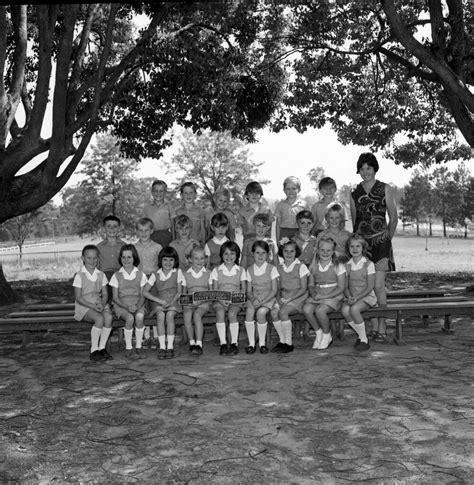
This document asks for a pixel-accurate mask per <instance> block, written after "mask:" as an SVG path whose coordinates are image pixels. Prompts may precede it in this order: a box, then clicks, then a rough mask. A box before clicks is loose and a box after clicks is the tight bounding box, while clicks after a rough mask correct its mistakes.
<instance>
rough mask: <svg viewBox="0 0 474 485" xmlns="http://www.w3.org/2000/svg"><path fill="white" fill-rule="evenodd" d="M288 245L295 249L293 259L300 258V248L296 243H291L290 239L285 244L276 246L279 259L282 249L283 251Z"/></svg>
mask: <svg viewBox="0 0 474 485" xmlns="http://www.w3.org/2000/svg"><path fill="white" fill-rule="evenodd" d="M290 244H291V245H292V246H294V247H295V257H296V258H299V257H300V255H301V249H300V247H299V246H298V244H296V241H293V240H292V239H290V240H289V241H287V242H286V243H285V244H281V245H280V246H278V256H280V258H283V249H285V248H286V246H289V245H290Z"/></svg>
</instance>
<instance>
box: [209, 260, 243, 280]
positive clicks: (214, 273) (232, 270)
mask: <svg viewBox="0 0 474 485" xmlns="http://www.w3.org/2000/svg"><path fill="white" fill-rule="evenodd" d="M239 269H240V266H237V265H236V264H234V265H233V266H232V268H230V269H227V266H226V265H225V264H224V263H222V264H221V265H220V266H217V268H214V269H213V270H212V271H211V276H210V277H209V282H211V281H217V280H218V277H217V272H218V271H219V270H220V271H222V274H223V275H224V276H234V275H236V274H237V273H238V272H239ZM240 281H247V272H246V271H245V270H244V271H242V274H241V276H240Z"/></svg>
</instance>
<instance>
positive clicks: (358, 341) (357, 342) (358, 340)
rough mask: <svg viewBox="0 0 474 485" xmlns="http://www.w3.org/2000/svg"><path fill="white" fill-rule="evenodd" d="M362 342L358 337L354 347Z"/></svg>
mask: <svg viewBox="0 0 474 485" xmlns="http://www.w3.org/2000/svg"><path fill="white" fill-rule="evenodd" d="M359 344H360V338H358V339H357V340H356V341H355V342H354V348H355V349H356V348H357V347H358V346H359Z"/></svg>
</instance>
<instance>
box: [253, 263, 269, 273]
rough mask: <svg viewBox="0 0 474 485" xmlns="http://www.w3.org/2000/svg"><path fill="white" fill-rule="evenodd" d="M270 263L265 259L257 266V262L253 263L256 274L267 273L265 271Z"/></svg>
mask: <svg viewBox="0 0 474 485" xmlns="http://www.w3.org/2000/svg"><path fill="white" fill-rule="evenodd" d="M267 266H268V263H267V262H266V261H265V262H264V263H263V264H262V266H257V265H256V264H255V263H254V265H253V272H254V273H255V276H262V275H263V274H265V271H266V270H267Z"/></svg>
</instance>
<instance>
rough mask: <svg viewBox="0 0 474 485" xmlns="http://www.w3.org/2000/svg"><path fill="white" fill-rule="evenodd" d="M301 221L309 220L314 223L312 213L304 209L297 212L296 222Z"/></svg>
mask: <svg viewBox="0 0 474 485" xmlns="http://www.w3.org/2000/svg"><path fill="white" fill-rule="evenodd" d="M301 219H309V220H310V221H311V222H314V216H313V213H312V212H311V211H308V210H306V209H304V210H302V211H299V212H298V214H296V222H298V221H301Z"/></svg>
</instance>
